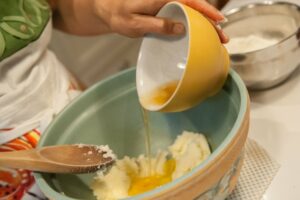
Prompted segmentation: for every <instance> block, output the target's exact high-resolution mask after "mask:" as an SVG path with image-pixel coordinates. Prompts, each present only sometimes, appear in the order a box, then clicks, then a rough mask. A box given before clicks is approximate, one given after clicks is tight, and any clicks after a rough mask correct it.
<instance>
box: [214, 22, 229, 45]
mask: <svg viewBox="0 0 300 200" xmlns="http://www.w3.org/2000/svg"><path fill="white" fill-rule="evenodd" d="M214 26H215V29H216V31H217V33H218V35H219V37H220V40H221V42H222V43H227V42H229V37H228V36H227V35H226V34H225V32H224V31H223V30H222V29H221V28H220V27H219V25H214Z"/></svg>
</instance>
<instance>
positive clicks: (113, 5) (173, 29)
mask: <svg viewBox="0 0 300 200" xmlns="http://www.w3.org/2000/svg"><path fill="white" fill-rule="evenodd" d="M171 1H172V0H94V11H95V14H96V16H98V17H99V18H100V19H101V22H102V23H103V25H104V26H106V29H107V30H108V31H111V32H116V33H119V34H122V35H126V36H129V37H140V36H143V35H144V34H146V33H157V34H164V35H178V34H182V33H184V31H185V30H184V26H183V24H181V23H179V22H176V21H172V20H170V19H165V18H159V17H155V15H156V14H157V13H158V11H159V10H160V9H161V8H162V7H163V6H164V5H165V4H166V3H168V2H171ZM178 2H181V3H183V4H186V5H187V6H190V7H192V8H194V9H195V10H197V11H199V12H201V13H202V14H203V15H205V16H206V17H207V18H209V19H210V21H211V22H212V23H213V24H214V26H215V28H216V30H217V32H218V34H219V36H220V39H221V41H222V42H223V43H226V42H228V37H227V36H226V35H225V34H224V32H223V31H222V30H221V29H220V28H218V27H217V26H216V25H217V24H218V23H219V22H221V21H223V20H224V16H223V15H222V14H221V13H220V12H219V11H218V10H217V9H216V8H214V7H213V6H212V5H210V4H209V3H207V2H206V1H204V0H178Z"/></svg>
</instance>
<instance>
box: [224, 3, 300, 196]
mask: <svg viewBox="0 0 300 200" xmlns="http://www.w3.org/2000/svg"><path fill="white" fill-rule="evenodd" d="M254 1H258V0H243V1H241V0H233V1H231V2H230V3H229V4H228V5H227V6H226V8H225V9H224V10H225V11H226V10H228V9H230V8H232V7H236V6H240V5H243V4H246V3H247V2H254ZM290 2H294V3H298V4H300V0H290ZM299 56H300V55H299ZM299 61H300V57H299ZM282 67H284V66H282ZM250 98H251V114H250V116H251V117H250V132H249V137H250V138H252V139H254V140H255V141H257V142H258V143H259V144H260V145H261V146H262V147H264V148H265V149H266V150H267V152H268V153H269V155H270V156H271V157H272V158H274V159H275V160H276V161H277V162H278V163H279V164H280V169H279V171H278V172H277V174H276V175H275V178H274V179H273V181H272V183H271V185H270V186H269V188H268V189H267V191H266V192H265V194H264V196H263V200H298V199H300V68H298V69H297V70H296V71H295V72H294V73H293V75H292V76H291V77H290V78H289V79H288V80H287V81H285V82H284V83H282V84H281V85H279V86H277V87H275V88H272V89H269V90H265V91H256V92H250Z"/></svg>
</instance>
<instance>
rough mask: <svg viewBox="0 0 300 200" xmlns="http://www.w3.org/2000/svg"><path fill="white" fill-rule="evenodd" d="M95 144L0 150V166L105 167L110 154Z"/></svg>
mask: <svg viewBox="0 0 300 200" xmlns="http://www.w3.org/2000/svg"><path fill="white" fill-rule="evenodd" d="M108 151H110V150H109V149H108V150H107V149H106V148H104V149H103V148H101V146H96V145H83V144H79V145H60V146H47V147H43V148H39V149H31V150H23V151H11V152H1V153H0V166H3V167H10V168H19V169H27V170H31V171H37V172H49V173H89V172H95V171H97V170H101V169H103V168H106V167H109V166H110V165H112V164H113V163H114V160H115V158H114V155H112V154H111V152H108Z"/></svg>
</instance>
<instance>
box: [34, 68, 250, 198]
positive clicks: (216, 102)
mask: <svg viewBox="0 0 300 200" xmlns="http://www.w3.org/2000/svg"><path fill="white" fill-rule="evenodd" d="M237 80H238V81H237ZM239 85H243V84H242V82H241V81H240V79H239V78H238V76H237V75H236V74H235V73H234V72H233V71H231V72H230V75H229V76H228V79H227V81H226V84H225V85H224V87H223V89H222V90H221V91H220V92H219V93H218V94H217V95H215V96H213V97H211V98H209V99H207V100H206V101H204V102H202V103H201V104H200V105H198V106H196V107H194V108H192V109H190V110H187V111H184V112H180V113H168V114H166V113H159V112H151V113H149V116H150V120H149V121H150V128H151V132H152V138H151V139H152V141H151V143H152V153H155V152H156V150H158V149H165V148H166V147H167V146H168V145H170V144H171V143H172V142H173V141H174V139H175V138H176V136H177V135H179V134H181V133H182V131H183V130H188V131H195V132H201V133H204V134H205V135H206V137H207V139H208V141H209V144H210V146H211V149H212V151H213V154H214V153H215V152H216V151H217V150H218V148H220V146H222V145H224V143H225V142H224V140H225V138H227V139H226V141H227V142H228V137H229V136H228V135H229V134H231V133H232V132H234V131H232V128H233V126H236V125H237V117H238V115H240V114H239V113H240V112H241V107H242V105H241V99H242V98H245V96H246V89H244V91H243V92H244V94H242V93H241V86H239ZM243 95H244V97H243ZM245 105H246V104H244V106H245ZM237 126H239V125H237ZM234 134H235V133H232V134H231V135H230V136H232V135H234ZM229 140H230V138H229ZM73 143H87V144H108V145H109V146H110V147H111V148H112V149H113V151H114V152H115V153H116V154H117V155H118V157H119V158H122V157H123V156H124V155H129V156H137V155H139V154H142V153H144V152H145V147H144V126H143V120H142V113H141V107H140V104H139V101H138V97H137V93H136V87H135V70H128V71H126V72H124V73H122V74H119V75H117V76H114V77H112V78H110V79H107V80H106V81H103V82H101V83H98V84H96V85H95V86H93V87H92V88H90V89H89V90H87V91H86V92H84V93H83V94H82V95H81V96H80V97H79V98H77V99H76V100H75V101H74V102H72V103H71V104H70V105H69V106H68V107H67V108H66V109H65V110H64V111H63V112H62V113H61V114H60V115H59V116H58V117H57V118H56V119H55V120H54V121H53V123H51V125H50V126H49V128H48V129H47V130H46V132H45V133H44V134H43V136H42V138H41V140H40V143H39V145H40V146H47V145H56V144H73ZM225 145H226V144H225ZM74 156H76V155H74ZM93 176H94V174H88V175H55V174H36V178H37V182H38V184H39V186H40V187H41V188H42V190H43V192H45V193H46V195H47V196H49V197H50V198H52V199H60V200H64V199H95V198H94V197H93V195H92V191H91V190H90V189H89V187H88V185H89V183H90V181H91V179H92V177H93ZM154 191H155V190H154ZM66 196H68V197H69V198H67V197H66Z"/></svg>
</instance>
